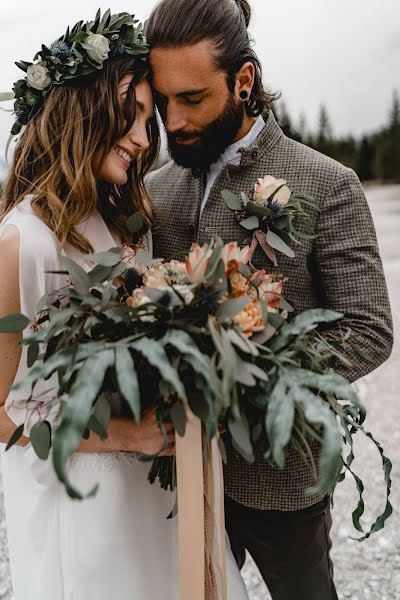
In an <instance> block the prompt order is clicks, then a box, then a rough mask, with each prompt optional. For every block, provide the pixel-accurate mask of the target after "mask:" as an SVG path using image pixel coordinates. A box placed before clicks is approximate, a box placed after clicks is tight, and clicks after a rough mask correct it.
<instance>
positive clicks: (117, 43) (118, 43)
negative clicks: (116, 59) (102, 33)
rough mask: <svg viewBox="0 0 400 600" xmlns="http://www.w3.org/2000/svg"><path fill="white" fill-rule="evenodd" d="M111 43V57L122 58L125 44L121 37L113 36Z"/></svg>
mask: <svg viewBox="0 0 400 600" xmlns="http://www.w3.org/2000/svg"><path fill="white" fill-rule="evenodd" d="M113 38H114V39H111V42H110V54H111V56H122V54H124V52H125V44H124V42H123V41H122V40H121V38H120V37H119V36H113Z"/></svg>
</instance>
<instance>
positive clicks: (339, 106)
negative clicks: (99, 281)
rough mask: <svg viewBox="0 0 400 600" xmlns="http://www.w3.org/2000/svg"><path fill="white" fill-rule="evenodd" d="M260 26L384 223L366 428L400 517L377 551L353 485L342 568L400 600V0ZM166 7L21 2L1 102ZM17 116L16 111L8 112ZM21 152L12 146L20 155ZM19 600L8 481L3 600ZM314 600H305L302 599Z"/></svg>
mask: <svg viewBox="0 0 400 600" xmlns="http://www.w3.org/2000/svg"><path fill="white" fill-rule="evenodd" d="M250 2H251V5H252V7H253V12H254V14H253V19H252V24H251V27H250V31H251V35H252V37H253V38H254V41H255V49H256V51H257V53H258V55H259V57H260V58H261V61H262V64H263V69H264V81H265V85H266V86H267V87H268V88H269V89H270V90H273V91H279V92H281V99H280V100H279V101H278V102H277V103H276V104H275V106H274V111H275V112H276V114H277V116H278V119H279V122H280V124H281V126H282V127H283V129H284V131H285V133H286V134H287V135H289V136H290V137H293V138H295V139H297V140H299V141H302V142H304V143H306V144H308V145H310V146H313V147H314V148H316V149H317V150H319V151H321V152H323V153H325V154H328V155H329V156H332V157H333V158H335V159H337V160H339V161H340V162H342V163H344V164H345V165H347V166H349V167H351V168H353V169H354V170H355V171H356V172H357V173H358V175H359V177H360V179H361V180H362V182H363V184H364V187H365V191H366V195H367V198H368V201H369V205H370V208H371V211H372V214H373V216H374V220H375V225H376V229H377V234H378V239H379V243H380V248H381V253H382V259H383V262H384V268H385V273H386V277H387V281H388V287H389V293H390V296H391V301H392V310H393V316H394V321H395V347H394V351H393V355H392V358H391V359H390V360H389V361H388V362H387V363H386V364H385V365H383V366H382V367H381V368H380V369H378V370H377V371H376V372H375V373H373V374H371V375H370V376H368V377H367V378H365V379H363V380H362V381H361V382H359V384H358V386H359V390H360V394H361V396H362V399H363V401H364V403H365V404H366V406H367V408H368V410H369V416H368V418H367V422H366V428H367V430H368V429H371V430H372V432H373V433H374V434H375V436H376V437H377V438H378V439H379V440H381V441H382V443H383V446H384V448H385V451H386V453H387V454H388V455H389V456H390V457H391V458H392V460H393V461H395V462H394V468H393V473H392V475H393V492H392V498H393V504H394V507H395V514H394V516H393V517H392V519H390V520H389V521H388V524H387V526H386V528H385V529H384V530H383V531H382V532H380V533H379V534H377V535H374V536H372V538H370V539H368V540H367V541H366V542H363V543H362V544H359V543H358V542H356V541H353V540H352V539H350V536H352V535H354V530H352V523H351V509H353V508H355V506H356V503H357V497H356V493H355V490H354V488H353V484H352V482H351V481H350V480H348V479H347V478H346V480H345V481H344V482H343V483H342V484H340V485H339V486H338V488H337V491H336V492H335V498H334V499H335V505H334V510H333V518H334V526H333V541H334V550H333V559H334V562H335V567H336V570H335V580H336V584H337V588H338V595H339V598H340V600H342V599H343V600H344V599H348V598H350V599H351V600H398V599H400V540H399V537H400V536H399V532H400V519H399V516H398V514H397V512H396V509H398V508H399V504H400V502H399V501H400V469H399V461H398V460H397V461H396V458H397V457H398V455H399V450H398V449H399V447H400V426H399V424H400V403H399V384H398V371H399V368H400V341H399V333H400V320H399V316H400V243H399V231H400V97H399V94H400V3H399V0H380V2H376V0H347V1H346V0H323V1H322V2H321V0H303V1H302V2H299V1H298V0H280V1H279V2H270V1H268V0H250ZM154 5H155V2H154V0H138V1H137V2H136V3H134V2H132V1H131V0H129V1H128V0H123V1H120V0H118V1H114V0H108V1H107V2H104V1H103V0H101V1H99V0H85V2H84V3H83V2H78V1H77V0H70V1H69V2H67V3H49V2H47V1H45V0H36V1H35V2H34V3H32V2H28V0H19V2H17V3H12V2H4V1H3V2H2V3H1V4H0V39H1V53H0V92H6V91H10V90H11V88H12V85H13V82H14V81H16V80H17V79H18V78H20V77H21V76H22V72H21V71H19V70H18V69H17V67H16V66H15V65H14V62H15V61H17V60H21V59H22V60H31V59H32V58H33V56H34V54H35V53H36V52H37V50H39V49H40V46H41V43H50V42H52V41H53V40H54V39H55V38H57V37H59V36H60V35H61V34H63V33H64V31H65V29H66V27H67V25H73V24H74V23H75V22H76V21H79V20H81V19H83V20H91V19H93V18H94V15H95V13H96V10H97V9H98V8H99V7H100V8H101V9H102V10H103V11H104V10H106V9H107V8H111V10H112V12H122V11H127V12H130V13H135V14H136V15H137V16H138V18H140V19H141V20H142V21H144V20H145V19H146V18H147V16H148V15H149V13H150V11H151V9H152V7H153V6H154ZM2 106H3V107H4V108H12V103H9V104H8V105H6V104H3V105H2ZM12 122H13V117H12V115H11V114H10V113H7V112H3V111H0V185H1V181H3V180H4V177H5V176H6V173H7V164H6V161H5V156H4V155H5V146H6V142H7V139H8V134H9V130H10V128H11V125H12ZM11 148H12V145H11ZM356 452H357V455H358V460H357V464H356V470H357V469H358V471H359V472H360V474H361V475H362V476H363V478H364V480H365V484H366V490H365V494H364V496H365V501H366V506H367V509H366V515H365V520H364V522H365V525H366V526H368V524H370V523H371V521H372V519H373V516H374V515H376V514H377V511H380V510H381V509H382V505H383V504H384V496H383V483H382V480H383V476H382V475H381V472H380V471H379V469H380V465H379V460H378V458H377V456H376V453H375V452H374V450H373V448H372V447H371V445H369V444H368V443H365V442H364V441H363V440H360V441H359V442H358V445H357V447H356ZM244 576H245V579H246V584H247V587H248V590H249V597H250V600H267V599H268V598H269V594H268V591H267V589H266V587H265V585H264V584H263V582H262V581H261V578H260V576H259V574H258V571H257V569H256V568H255V566H254V564H253V563H252V561H251V559H250V558H249V559H248V562H247V563H246V567H245V570H244ZM11 599H12V587H11V581H10V574H9V564H8V550H7V538H6V526H5V519H4V510H3V507H2V502H1V474H0V600H11ZM55 600H56V599H55ZM293 600H303V599H293ZM304 600H305V599H304Z"/></svg>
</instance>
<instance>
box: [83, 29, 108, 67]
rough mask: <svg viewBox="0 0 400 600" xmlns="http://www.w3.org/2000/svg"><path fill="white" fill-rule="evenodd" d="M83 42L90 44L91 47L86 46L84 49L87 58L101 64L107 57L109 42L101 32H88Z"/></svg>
mask: <svg viewBox="0 0 400 600" xmlns="http://www.w3.org/2000/svg"><path fill="white" fill-rule="evenodd" d="M85 44H88V45H89V46H92V48H87V49H86V51H87V53H88V56H89V58H90V59H91V60H94V62H97V63H99V64H101V63H103V62H104V61H105V60H106V59H107V58H108V54H109V52H110V42H109V41H108V39H107V38H106V37H104V35H101V33H90V34H89V35H88V37H87V38H86V40H85Z"/></svg>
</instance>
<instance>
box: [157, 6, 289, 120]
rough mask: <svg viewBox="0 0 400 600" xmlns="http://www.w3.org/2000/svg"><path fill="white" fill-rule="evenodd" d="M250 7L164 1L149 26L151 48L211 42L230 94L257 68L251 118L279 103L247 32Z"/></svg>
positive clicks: (248, 108)
mask: <svg viewBox="0 0 400 600" xmlns="http://www.w3.org/2000/svg"><path fill="white" fill-rule="evenodd" d="M250 20H251V7H250V4H249V3H248V2H247V0H161V1H160V2H159V3H158V4H157V6H156V7H155V8H154V10H153V12H152V14H151V15H150V18H149V20H148V23H147V30H146V37H147V43H148V44H149V45H150V48H179V47H181V46H192V45H194V44H198V43H199V42H202V41H203V40H207V39H208V40H211V41H212V42H213V43H214V47H215V63H216V66H217V68H218V69H220V70H221V71H224V72H225V73H226V74H227V81H228V86H229V89H230V91H231V92H233V91H234V89H235V82H236V74H237V73H238V71H239V70H240V69H241V67H242V66H243V65H244V64H245V63H246V62H252V63H253V65H254V67H255V79H254V86H253V89H252V92H251V96H250V98H249V99H248V101H247V102H246V105H245V106H246V112H247V114H248V115H249V116H254V117H256V116H258V115H260V114H261V113H263V112H264V111H265V110H266V109H268V108H269V107H270V105H271V103H272V102H273V101H274V100H276V98H277V96H276V95H275V94H270V93H268V92H267V91H266V90H265V88H264V86H263V82H262V68H261V63H260V61H259V59H258V57H257V55H256V53H255V52H254V50H253V42H252V40H251V38H250V35H249V32H248V26H249V23H250Z"/></svg>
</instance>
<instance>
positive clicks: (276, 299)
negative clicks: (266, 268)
mask: <svg viewBox="0 0 400 600" xmlns="http://www.w3.org/2000/svg"><path fill="white" fill-rule="evenodd" d="M255 275H257V273H256V274H255ZM253 277H254V276H253ZM256 289H257V294H258V298H259V299H260V300H262V301H263V302H264V303H265V304H266V305H267V306H268V308H269V309H271V310H276V309H277V308H278V307H279V304H280V302H281V297H282V290H283V281H274V280H273V276H271V275H269V274H264V276H263V277H262V281H261V283H260V284H259V285H257V287H256Z"/></svg>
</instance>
